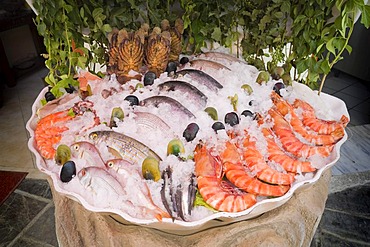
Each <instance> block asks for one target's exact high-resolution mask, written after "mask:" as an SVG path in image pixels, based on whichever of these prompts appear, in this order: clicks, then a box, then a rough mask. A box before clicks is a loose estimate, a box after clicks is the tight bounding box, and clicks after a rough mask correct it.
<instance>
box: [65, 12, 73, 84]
mask: <svg viewBox="0 0 370 247" xmlns="http://www.w3.org/2000/svg"><path fill="white" fill-rule="evenodd" d="M63 16H64V17H66V13H65V9H64V8H63ZM64 29H65V30H64V31H65V35H66V41H67V47H68V60H69V64H68V77H70V76H71V67H72V58H71V45H70V43H69V38H68V27H67V22H66V21H65V22H64Z"/></svg>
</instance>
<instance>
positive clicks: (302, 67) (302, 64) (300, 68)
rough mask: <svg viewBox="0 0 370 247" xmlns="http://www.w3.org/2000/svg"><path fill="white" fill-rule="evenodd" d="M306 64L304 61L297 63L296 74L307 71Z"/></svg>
mask: <svg viewBox="0 0 370 247" xmlns="http://www.w3.org/2000/svg"><path fill="white" fill-rule="evenodd" d="M307 68H308V67H307V63H306V60H300V61H298V62H297V72H298V73H299V74H301V73H303V72H305V71H306V70H307Z"/></svg>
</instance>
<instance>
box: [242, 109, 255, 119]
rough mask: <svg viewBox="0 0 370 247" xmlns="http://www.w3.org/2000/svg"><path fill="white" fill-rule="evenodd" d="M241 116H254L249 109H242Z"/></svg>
mask: <svg viewBox="0 0 370 247" xmlns="http://www.w3.org/2000/svg"><path fill="white" fill-rule="evenodd" d="M242 116H244V117H251V118H254V113H253V112H251V111H250V110H244V111H243V112H242Z"/></svg>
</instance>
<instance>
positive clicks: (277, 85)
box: [273, 82, 285, 96]
mask: <svg viewBox="0 0 370 247" xmlns="http://www.w3.org/2000/svg"><path fill="white" fill-rule="evenodd" d="M283 88H285V84H284V83H282V82H277V83H275V85H274V88H273V90H274V91H275V92H276V93H277V94H279V95H280V96H281V94H280V90H281V89H283Z"/></svg>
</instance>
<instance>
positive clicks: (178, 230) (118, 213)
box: [26, 82, 349, 235]
mask: <svg viewBox="0 0 370 247" xmlns="http://www.w3.org/2000/svg"><path fill="white" fill-rule="evenodd" d="M47 90H48V88H44V89H43V90H42V91H41V92H40V94H39V95H38V97H37V99H36V100H35V102H34V104H33V106H32V116H31V118H30V119H29V121H28V122H27V125H26V128H27V130H28V131H29V133H30V139H29V142H28V147H29V149H30V150H31V151H32V152H33V153H34V155H35V156H36V164H37V167H38V169H39V170H40V171H42V172H43V173H45V174H47V175H48V176H50V177H51V179H52V181H53V185H54V188H55V190H56V191H57V192H59V193H61V194H63V195H65V196H68V197H70V198H72V199H74V200H76V201H77V202H79V203H81V204H82V205H83V206H84V207H85V208H86V209H87V210H91V211H93V212H102V213H108V214H110V215H111V216H112V217H113V218H115V219H116V220H117V221H119V222H121V223H123V224H137V225H141V226H145V227H150V228H155V229H157V230H160V231H164V232H169V233H174V234H180V235H186V234H191V233H195V232H198V231H201V230H204V229H208V228H212V227H217V226H221V225H225V224H230V223H233V222H238V221H243V220H248V219H252V218H255V217H257V216H259V215H261V214H263V213H265V212H268V211H270V210H272V209H275V208H277V207H279V206H281V205H283V204H284V203H286V202H287V201H288V200H289V199H290V198H291V197H292V196H293V194H294V193H295V192H296V191H297V190H299V189H301V188H303V187H306V186H309V185H312V184H314V183H315V182H317V181H318V179H319V178H320V177H321V175H322V174H323V172H324V171H326V170H327V169H329V168H330V167H332V166H333V165H334V164H335V163H336V162H337V160H338V159H339V157H340V147H341V145H342V144H343V143H344V142H345V141H346V139H347V133H345V135H344V137H343V138H342V139H341V140H340V141H339V142H338V143H336V145H335V148H334V150H333V152H332V154H331V156H330V162H329V163H328V164H326V165H325V166H323V167H322V168H320V169H318V170H317V171H315V172H314V173H312V174H311V175H310V176H307V177H304V178H302V179H300V180H299V181H295V182H294V183H293V184H292V186H291V188H290V189H289V191H288V192H287V193H286V194H285V195H283V196H281V197H276V198H271V199H263V200H259V201H258V202H257V203H256V204H255V205H254V206H252V207H250V208H249V209H247V210H245V211H242V212H238V213H227V212H217V213H212V214H208V215H207V216H205V217H204V218H201V219H197V220H194V221H187V222H185V221H181V220H174V221H173V220H172V219H170V218H163V219H162V221H158V220H157V219H140V218H135V217H132V216H130V215H128V214H127V213H125V212H123V211H122V210H120V209H119V208H115V207H110V208H107V207H99V206H98V205H94V203H91V201H89V200H87V199H86V197H85V196H84V195H83V194H81V193H76V191H74V190H70V189H68V188H71V187H68V186H66V184H65V183H62V182H61V180H60V178H59V170H60V167H58V166H57V165H56V164H55V166H53V165H50V161H46V160H44V158H42V156H41V155H40V153H39V151H38V149H37V148H36V143H35V127H36V123H37V121H38V120H39V119H38V114H37V113H38V110H39V109H40V108H41V103H40V102H41V99H43V97H44V95H45V93H46V92H47ZM293 90H294V91H296V92H297V93H298V94H299V95H301V96H302V97H301V98H302V99H303V100H307V101H308V102H314V101H320V102H322V104H321V103H319V104H318V105H323V106H324V105H325V106H326V107H329V108H330V109H327V110H329V112H330V113H335V115H336V116H339V117H340V116H342V115H345V116H347V117H349V114H348V111H347V108H346V105H345V103H344V102H343V101H342V100H340V99H338V98H336V97H333V96H331V95H328V94H325V93H321V94H320V96H318V95H317V92H313V91H312V90H311V89H309V88H308V87H307V86H305V85H303V84H299V83H295V82H294V83H293ZM77 172H78V171H77ZM73 180H75V181H73ZM73 180H72V181H71V182H70V183H71V184H72V185H73V186H78V184H79V183H78V181H77V180H78V177H77V176H76V177H75V178H74V179H73ZM69 186H71V185H69Z"/></svg>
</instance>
